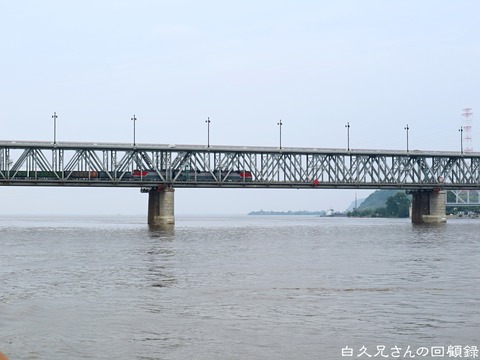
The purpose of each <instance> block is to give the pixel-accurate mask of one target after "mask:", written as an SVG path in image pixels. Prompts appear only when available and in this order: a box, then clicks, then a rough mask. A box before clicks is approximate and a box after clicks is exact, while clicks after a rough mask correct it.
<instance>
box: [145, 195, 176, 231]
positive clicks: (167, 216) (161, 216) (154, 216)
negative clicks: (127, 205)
mask: <svg viewBox="0 0 480 360" xmlns="http://www.w3.org/2000/svg"><path fill="white" fill-rule="evenodd" d="M174 194H175V189H174V188H171V187H163V186H159V187H155V188H152V189H150V190H149V191H148V225H152V226H165V225H174V224H175V211H174V210H175V201H174V200H175V196H174Z"/></svg>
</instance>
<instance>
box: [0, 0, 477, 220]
mask: <svg viewBox="0 0 480 360" xmlns="http://www.w3.org/2000/svg"><path fill="white" fill-rule="evenodd" d="M0 14H1V15H0V16H1V18H2V21H1V22H0V31H1V34H2V35H1V37H0V46H1V49H2V56H1V57H0V72H1V78H2V88H1V90H0V91H1V96H0V104H1V109H2V112H1V115H0V119H1V120H0V121H1V124H2V135H1V136H0V138H1V139H4V140H51V139H52V137H53V130H52V129H53V123H52V118H51V115H52V114H53V112H54V111H56V112H57V114H58V115H59V118H58V122H57V128H58V131H57V139H58V141H95V142H99V141H106V142H130V141H132V122H131V121H130V118H131V117H132V116H133V114H135V115H136V116H137V118H138V121H137V127H136V138H137V142H139V143H142V142H145V143H162V144H165V143H167V144H174V143H177V144H203V143H206V140H207V139H206V138H207V129H206V124H205V121H204V120H205V119H206V118H207V117H208V116H209V117H210V119H211V138H210V139H211V143H212V144H216V145H262V146H276V145H277V144H278V126H277V122H278V120H279V119H282V122H283V127H282V134H283V137H282V143H283V146H286V147H287V146H296V147H316V148H318V147H334V148H345V147H346V129H345V124H346V123H347V122H350V125H351V128H350V137H351V141H350V145H351V147H352V148H354V149H355V148H357V149H358V148H373V149H404V148H405V146H406V134H405V130H404V127H405V125H406V124H407V123H408V124H409V127H410V132H409V135H410V136H409V137H410V139H409V140H410V148H411V149H421V150H456V149H458V148H459V147H460V138H459V132H458V129H459V127H460V126H461V125H462V117H461V112H462V109H463V108H464V107H467V106H468V107H471V108H473V112H474V125H473V132H472V145H473V147H474V149H475V150H478V149H479V147H478V146H477V145H476V144H478V143H479V141H480V135H478V133H477V131H476V130H477V128H479V129H480V127H478V126H477V125H476V123H475V119H476V118H477V116H476V114H475V113H476V112H480V104H479V96H478V86H479V84H480V81H479V80H480V78H479V77H480V71H479V67H480V59H479V58H480V47H479V46H478V45H479V42H480V23H479V21H478V14H480V3H479V2H478V1H476V0H460V1H450V0H449V1H443V0H422V1H418V0H415V1H413V0H402V1H385V0H345V1H344V0H339V1H278V0H276V1H237V2H233V1H208V0H206V1H154V0H150V1H148V0H136V1H133V0H130V1H122V0H103V1H92V0H84V1H81V2H72V1H61V0H58V1H49V0H43V1H41V2H40V1H33V0H31V1H27V0H23V1H7V0H0ZM357 193H358V197H364V196H365V194H368V193H369V191H359V192H357ZM0 197H1V198H2V203H3V204H4V206H2V209H1V210H0V211H1V213H23V212H25V213H38V212H42V211H43V212H45V213H52V212H53V213H72V214H73V213H78V212H83V213H85V212H89V211H90V209H92V208H93V209H95V212H97V213H107V214H108V213H110V214H115V213H134V214H142V213H146V196H145V195H141V194H140V193H139V191H138V190H124V189H122V190H113V189H103V190H99V189H37V188H35V189H32V188H27V189H25V188H21V189H19V188H13V187H2V188H0ZM354 197H355V191H346V190H343V191H340V190H339V191H330V190H317V191H308V190H304V191H301V190H300V191H297V190H292V191H289V190H278V191H277V190H182V189H178V190H177V192H176V211H177V214H181V213H201V212H207V213H221V212H228V213H244V212H247V211H250V210H257V209H260V208H263V209H274V210H288V209H299V210H301V209H307V210H317V209H326V208H330V207H333V208H335V209H340V210H343V209H345V208H346V207H347V206H348V205H349V204H350V203H351V201H353V200H354ZM72 204H73V205H74V206H73V207H72ZM5 205H6V206H5Z"/></svg>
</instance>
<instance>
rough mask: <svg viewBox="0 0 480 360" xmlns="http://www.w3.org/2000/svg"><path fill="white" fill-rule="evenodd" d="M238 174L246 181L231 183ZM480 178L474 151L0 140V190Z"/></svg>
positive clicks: (436, 182)
mask: <svg viewBox="0 0 480 360" xmlns="http://www.w3.org/2000/svg"><path fill="white" fill-rule="evenodd" d="M136 170H137V171H138V170H140V171H141V174H143V173H144V172H145V173H147V172H148V174H149V175H148V176H147V175H145V176H144V175H140V177H137V178H134V177H133V176H132V174H133V172H134V171H136ZM82 172H85V173H82ZM240 172H248V174H249V177H248V178H243V179H242V180H240V181H239V180H238V179H237V180H235V181H232V180H231V178H232V174H235V173H237V174H238V173H240ZM97 174H102V176H101V177H99V176H97ZM80 175H82V176H80ZM479 180H480V154H479V153H468V154H460V153H454V152H434V151H430V152H421V151H415V152H405V151H388V150H385V151H382V150H355V151H353V150H352V151H345V150H339V149H307V148H282V149H278V148H267V147H233V146H211V147H209V148H207V147H204V146H193V145H192V146H188V145H149V144H144V145H137V146H135V147H133V146H131V145H127V144H93V143H57V144H56V145H53V144H52V143H47V142H13V141H1V142H0V185H12V186H19V185H51V186H124V187H144V186H159V185H168V186H173V187H258V188H262V187H263V188H266V187H270V188H271V187H277V188H371V189H379V188H400V189H412V190H413V189H433V188H443V189H452V190H455V189H456V190H460V189H478V188H480V186H479Z"/></svg>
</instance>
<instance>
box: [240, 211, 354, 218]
mask: <svg viewBox="0 0 480 360" xmlns="http://www.w3.org/2000/svg"><path fill="white" fill-rule="evenodd" d="M247 215H271V216H277V215H287V216H299V215H307V216H326V217H331V216H347V215H346V214H345V213H340V212H329V213H327V211H325V210H320V211H307V210H297V211H291V210H289V211H271V210H270V211H265V210H258V211H250V212H249V213H248V214H247Z"/></svg>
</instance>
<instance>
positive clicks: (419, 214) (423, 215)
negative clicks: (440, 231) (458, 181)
mask: <svg viewBox="0 0 480 360" xmlns="http://www.w3.org/2000/svg"><path fill="white" fill-rule="evenodd" d="M411 194H412V223H414V224H433V223H444V222H446V221H447V216H446V213H445V204H446V192H445V191H444V190H443V191H412V192H411Z"/></svg>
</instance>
